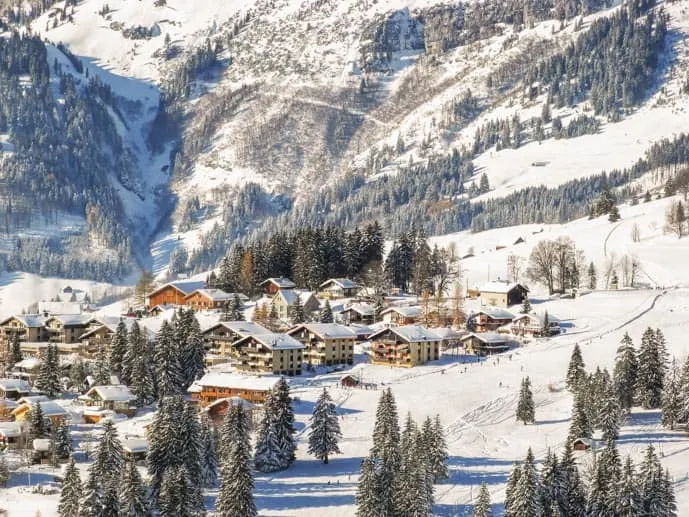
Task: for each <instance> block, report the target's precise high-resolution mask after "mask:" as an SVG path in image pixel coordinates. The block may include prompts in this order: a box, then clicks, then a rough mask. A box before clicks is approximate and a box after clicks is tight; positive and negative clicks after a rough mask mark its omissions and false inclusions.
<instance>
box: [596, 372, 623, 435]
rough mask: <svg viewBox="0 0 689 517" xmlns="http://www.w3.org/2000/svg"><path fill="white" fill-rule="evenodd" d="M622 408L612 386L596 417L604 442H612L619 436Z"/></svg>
mask: <svg viewBox="0 0 689 517" xmlns="http://www.w3.org/2000/svg"><path fill="white" fill-rule="evenodd" d="M621 424H622V408H620V402H619V400H618V398H617V395H616V394H615V392H614V390H613V388H612V386H610V387H609V389H608V391H607V394H606V395H605V398H604V399H603V401H602V404H601V407H600V412H599V415H598V427H599V428H600V430H601V431H602V432H603V436H602V437H603V440H604V441H605V442H613V441H614V440H617V438H619V436H620V426H621Z"/></svg>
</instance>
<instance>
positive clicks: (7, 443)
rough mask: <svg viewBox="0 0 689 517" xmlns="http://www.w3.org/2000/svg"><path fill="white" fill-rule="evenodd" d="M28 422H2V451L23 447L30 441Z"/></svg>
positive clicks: (0, 433)
mask: <svg viewBox="0 0 689 517" xmlns="http://www.w3.org/2000/svg"><path fill="white" fill-rule="evenodd" d="M28 431H29V423H28V422H23V421H19V422H0V451H2V452H6V451H8V450H15V449H21V448H23V447H25V446H26V444H27V441H28Z"/></svg>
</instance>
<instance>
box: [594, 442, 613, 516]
mask: <svg viewBox="0 0 689 517" xmlns="http://www.w3.org/2000/svg"><path fill="white" fill-rule="evenodd" d="M621 473H622V465H621V463H620V456H619V454H618V452H617V449H616V447H615V443H614V442H612V441H609V442H607V443H606V445H605V447H604V448H603V450H602V451H601V452H600V454H599V455H598V457H597V458H596V462H595V466H594V472H593V479H592V480H591V484H590V487H589V496H588V503H587V508H588V510H587V512H588V514H589V515H592V516H593V515H600V516H603V515H610V516H612V515H614V512H615V507H616V505H617V486H616V482H617V480H619V479H620V476H621Z"/></svg>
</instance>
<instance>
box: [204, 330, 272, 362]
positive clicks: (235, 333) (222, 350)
mask: <svg viewBox="0 0 689 517" xmlns="http://www.w3.org/2000/svg"><path fill="white" fill-rule="evenodd" d="M263 334H270V331H269V330H268V329H267V328H265V327H263V326H261V325H259V324H258V323H253V322H251V321H220V322H218V323H216V324H215V325H213V326H211V327H209V328H207V329H206V330H204V331H203V337H204V340H205V341H206V351H207V352H208V353H209V354H211V355H212V356H215V357H217V358H220V359H223V360H224V361H222V362H227V361H229V360H230V358H231V357H232V355H233V354H232V343H234V342H235V341H237V340H239V339H242V338H245V337H247V336H251V335H263ZM215 362H218V361H215Z"/></svg>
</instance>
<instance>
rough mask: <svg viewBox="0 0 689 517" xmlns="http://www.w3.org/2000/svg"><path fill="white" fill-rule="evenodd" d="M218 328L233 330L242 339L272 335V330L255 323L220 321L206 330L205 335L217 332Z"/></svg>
mask: <svg viewBox="0 0 689 517" xmlns="http://www.w3.org/2000/svg"><path fill="white" fill-rule="evenodd" d="M218 327H225V328H226V329H228V330H231V331H232V332H234V333H235V334H238V335H240V336H241V337H246V336H253V335H258V334H270V330H268V329H267V328H265V327H264V326H262V325H259V324H258V323H254V322H253V321H220V322H218V323H216V324H215V325H213V326H212V327H209V328H207V329H206V330H204V331H203V333H204V334H205V333H207V332H210V331H212V330H215V329H216V328H218Z"/></svg>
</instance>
